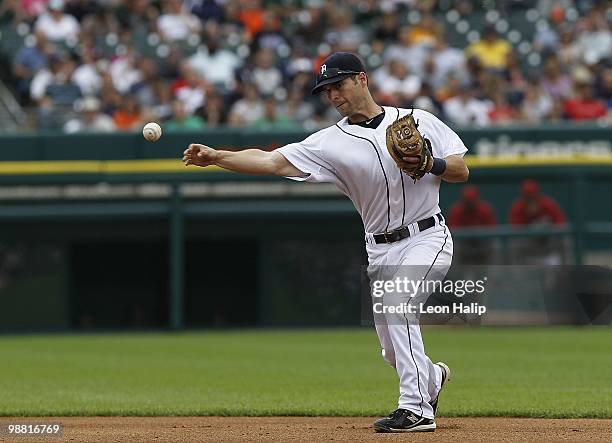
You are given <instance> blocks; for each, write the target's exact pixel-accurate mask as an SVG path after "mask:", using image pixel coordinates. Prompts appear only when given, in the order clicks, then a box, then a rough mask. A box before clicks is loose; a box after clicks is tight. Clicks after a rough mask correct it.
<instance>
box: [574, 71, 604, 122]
mask: <svg viewBox="0 0 612 443" xmlns="http://www.w3.org/2000/svg"><path fill="white" fill-rule="evenodd" d="M591 82H592V79H591V77H590V74H588V71H584V74H580V75H579V76H578V77H577V78H576V79H575V80H574V85H575V95H574V97H573V98H571V99H569V100H566V101H565V103H564V105H563V106H564V111H565V114H566V115H567V117H568V118H569V119H570V120H590V119H596V118H601V117H604V116H605V115H606V114H607V109H606V106H604V103H603V102H602V101H601V100H598V99H596V98H595V97H594V96H593V86H592V84H591Z"/></svg>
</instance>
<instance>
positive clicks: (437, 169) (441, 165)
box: [429, 157, 446, 175]
mask: <svg viewBox="0 0 612 443" xmlns="http://www.w3.org/2000/svg"><path fill="white" fill-rule="evenodd" d="M444 171H446V160H444V159H443V158H436V157H434V159H433V166H432V167H431V171H429V172H430V173H432V174H433V175H442V174H444Z"/></svg>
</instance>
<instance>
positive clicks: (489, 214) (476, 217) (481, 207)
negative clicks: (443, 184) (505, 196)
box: [447, 186, 497, 265]
mask: <svg viewBox="0 0 612 443" xmlns="http://www.w3.org/2000/svg"><path fill="white" fill-rule="evenodd" d="M448 214H449V215H448V218H447V223H448V225H449V226H451V227H453V228H473V227H483V226H488V227H491V226H495V225H497V219H496V217H495V213H494V212H493V208H492V207H491V205H490V204H489V203H487V202H485V201H483V200H481V199H480V194H479V192H478V188H476V187H475V186H465V187H464V188H463V190H462V192H461V200H460V201H458V202H457V203H455V204H454V205H452V206H451V208H450V210H449V213H448ZM456 241H457V243H458V245H460V246H461V247H457V251H458V254H457V257H456V261H457V263H459V264H461V265H469V264H473V265H487V264H490V263H491V262H492V258H493V254H494V251H495V248H496V246H497V245H496V243H495V242H494V241H492V239H483V238H459V239H457V240H456Z"/></svg>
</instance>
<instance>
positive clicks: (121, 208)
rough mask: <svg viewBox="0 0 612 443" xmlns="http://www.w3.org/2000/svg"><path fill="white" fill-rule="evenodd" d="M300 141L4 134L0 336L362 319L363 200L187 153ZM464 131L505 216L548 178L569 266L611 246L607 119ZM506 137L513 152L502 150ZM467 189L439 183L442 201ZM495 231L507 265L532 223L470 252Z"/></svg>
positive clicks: (500, 232) (473, 162)
mask: <svg viewBox="0 0 612 443" xmlns="http://www.w3.org/2000/svg"><path fill="white" fill-rule="evenodd" d="M303 135H304V134H265V133H252V134H251V133H246V132H240V131H238V132H232V133H227V132H226V133H214V134H213V133H210V134H205V135H202V134H182V135H173V136H165V137H164V138H163V139H162V141H160V142H159V143H155V144H150V143H147V142H144V141H143V140H142V139H141V138H140V137H138V136H135V135H109V136H94V135H91V136H82V137H81V136H79V137H67V136H58V135H52V136H46V135H39V136H26V137H22V138H19V137H7V136H4V137H2V138H1V143H2V149H1V150H0V158H2V159H3V161H1V162H0V224H1V226H2V229H1V230H0V299H1V300H2V309H0V330H4V331H9V330H35V329H60V330H61V329H71V328H76V329H92V328H94V329H99V328H110V329H113V328H126V327H137V328H164V327H168V326H171V327H174V328H182V327H185V326H186V327H210V326H221V327H224V326H255V325H351V324H358V323H359V304H358V296H356V292H355V291H356V290H358V286H359V281H358V279H359V272H360V265H361V264H363V263H365V254H364V250H363V241H362V239H363V233H362V227H361V222H360V220H359V217H358V216H357V215H356V213H355V211H354V208H353V207H352V204H351V203H350V201H348V200H347V199H345V198H344V197H343V196H341V195H340V194H339V193H338V192H337V191H336V190H335V189H334V188H333V187H330V186H327V185H310V184H300V183H293V182H289V181H287V180H283V179H279V178H275V177H249V176H244V175H239V174H233V173H227V172H224V171H220V170H218V169H215V168H210V169H208V170H201V169H196V168H185V167H183V166H182V165H181V164H180V162H179V161H178V160H177V157H178V155H179V153H180V152H181V151H182V150H183V149H184V147H185V146H186V144H187V143H188V142H189V141H191V140H202V139H203V138H205V139H206V140H207V141H209V140H212V141H214V140H219V143H213V142H212V141H210V144H211V145H231V146H233V147H243V146H245V144H244V142H245V140H248V141H249V142H250V143H251V145H262V146H268V147H271V146H275V145H278V144H282V143H285V142H289V141H294V140H299V139H300V138H301V137H303ZM462 136H463V138H464V139H465V140H466V141H467V143H468V145H470V146H477V147H478V149H479V150H480V151H479V152H481V153H486V154H487V155H481V156H469V157H468V158H467V161H468V164H469V165H470V169H471V178H470V182H471V183H472V184H475V185H478V186H479V188H480V190H481V194H482V196H483V198H484V199H486V200H487V201H489V202H491V204H492V205H493V207H494V210H495V212H496V214H497V217H498V219H499V221H500V222H501V223H505V221H506V220H507V212H508V208H509V205H510V204H511V202H512V201H513V199H514V198H515V197H516V196H517V195H518V192H519V188H520V182H521V181H522V180H523V179H524V178H535V179H537V180H538V181H539V182H540V183H541V186H542V190H543V192H545V193H546V194H548V195H551V196H552V197H554V198H555V199H556V200H557V201H558V202H559V203H560V205H561V206H562V208H563V209H564V210H565V211H566V213H567V214H568V217H569V220H570V224H569V225H568V226H567V227H566V228H564V229H565V231H563V232H562V233H561V237H563V238H566V239H567V240H568V242H569V243H568V245H569V246H568V248H569V249H568V254H567V257H566V259H567V261H568V262H570V263H579V262H581V261H583V260H584V257H585V255H587V254H588V253H590V252H593V251H599V252H602V253H606V252H609V251H610V250H612V229H611V227H610V221H612V205H610V204H609V195H610V191H611V190H612V156H610V155H608V154H609V153H608V152H607V151H608V150H609V147H610V139H611V137H610V130H609V129H605V128H596V127H593V128H590V129H589V130H588V131H587V129H585V128H579V129H575V128H574V129H572V128H569V129H568V128H549V129H548V130H542V129H523V130H518V129H513V130H508V131H503V132H502V131H498V132H495V131H486V132H484V131H483V132H477V131H471V132H470V131H462ZM215 137H216V138H215ZM528 139H529V140H532V141H534V140H535V141H537V143H536V144H533V143H532V144H531V145H526V141H527V140H528ZM469 140H472V141H473V143H474V144H471V143H470V142H469ZM487 140H488V141H487ZM492 140H493V141H495V140H497V142H496V143H495V144H494V147H493V148H492V147H491V141H492ZM508 140H510V141H508ZM576 140H583V142H582V143H578V142H576ZM222 141H223V142H225V143H223V142H222ZM487 143H488V145H487ZM503 143H505V144H506V146H510V147H509V148H507V149H508V151H503V152H505V153H508V152H510V151H511V150H514V151H515V152H514V153H513V154H512V155H499V154H500V153H499V152H497V153H496V152H495V151H494V150H495V149H498V148H497V147H495V146H502V145H503ZM246 146H249V145H246ZM483 146H484V147H483ZM528 148H529V149H531V151H530V153H529V154H528V155H525V152H526V151H527V150H529V149H528ZM546 150H548V151H546ZM518 151H520V152H523V154H520V155H519V154H518V153H517V152H518ZM543 152H554V154H555V155H554V156H553V155H548V156H544V155H543ZM172 156H176V157H175V158H171V157H172ZM460 191H461V186H460V185H450V184H444V185H443V186H442V189H441V196H440V205H441V207H442V208H443V210H447V209H448V207H449V206H450V205H451V204H452V203H453V202H455V201H456V200H457V199H458V197H459V195H460ZM483 235H486V236H487V238H489V239H491V241H499V242H501V245H502V249H501V253H500V254H498V259H499V260H500V263H501V261H503V259H505V257H506V256H507V255H506V254H505V253H504V251H505V250H504V249H503V248H504V247H505V246H504V245H507V244H508V242H510V241H511V239H512V238H516V237H517V236H523V235H530V233H529V232H521V231H517V230H514V229H509V228H506V227H503V226H502V227H500V228H498V229H497V230H493V231H487V232H486V233H484V232H482V231H480V232H478V231H477V232H473V231H471V232H456V233H455V238H456V239H457V246H458V247H459V246H460V244H461V241H462V240H461V239H462V238H463V239H466V240H467V239H468V238H473V237H474V236H476V237H478V238H482V237H483ZM561 237H560V238H561ZM495 239H497V240H495ZM487 241H489V240H487ZM321 251H324V253H321ZM338 276H342V278H338ZM296 282H299V284H298V285H296Z"/></svg>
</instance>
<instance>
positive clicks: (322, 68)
mask: <svg viewBox="0 0 612 443" xmlns="http://www.w3.org/2000/svg"><path fill="white" fill-rule="evenodd" d="M325 71H327V65H321V74H320V75H323V73H324V72H325Z"/></svg>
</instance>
